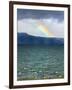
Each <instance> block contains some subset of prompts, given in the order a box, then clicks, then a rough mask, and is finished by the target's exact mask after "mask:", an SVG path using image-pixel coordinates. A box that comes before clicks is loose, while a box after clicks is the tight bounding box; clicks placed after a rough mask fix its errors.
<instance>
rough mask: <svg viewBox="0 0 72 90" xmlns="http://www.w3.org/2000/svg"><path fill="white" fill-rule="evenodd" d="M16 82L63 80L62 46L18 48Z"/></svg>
mask: <svg viewBox="0 0 72 90" xmlns="http://www.w3.org/2000/svg"><path fill="white" fill-rule="evenodd" d="M17 53H18V55H17V56H18V57H17V80H39V79H59V78H64V47H63V46H18V52H17Z"/></svg>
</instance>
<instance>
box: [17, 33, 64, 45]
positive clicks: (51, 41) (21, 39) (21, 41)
mask: <svg viewBox="0 0 72 90" xmlns="http://www.w3.org/2000/svg"><path fill="white" fill-rule="evenodd" d="M17 42H18V45H39V44H40V45H63V44H64V38H55V37H51V38H50V37H49V38H46V37H39V36H32V35H29V34H27V33H17Z"/></svg>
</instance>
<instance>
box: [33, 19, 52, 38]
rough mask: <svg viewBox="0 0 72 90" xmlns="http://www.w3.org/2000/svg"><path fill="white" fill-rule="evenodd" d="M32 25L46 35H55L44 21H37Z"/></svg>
mask: <svg viewBox="0 0 72 90" xmlns="http://www.w3.org/2000/svg"><path fill="white" fill-rule="evenodd" d="M32 25H33V26H34V27H35V28H37V29H38V30H40V31H41V32H43V33H44V34H45V35H46V37H53V33H51V32H50V31H49V30H48V27H47V26H46V25H45V24H44V23H43V22H41V21H35V22H34V23H32Z"/></svg>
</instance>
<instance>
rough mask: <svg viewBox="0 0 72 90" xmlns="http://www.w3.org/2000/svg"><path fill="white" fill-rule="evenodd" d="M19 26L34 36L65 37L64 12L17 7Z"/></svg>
mask: <svg viewBox="0 0 72 90" xmlns="http://www.w3.org/2000/svg"><path fill="white" fill-rule="evenodd" d="M17 28H18V32H21V33H22V32H23V33H27V34H29V35H33V36H40V37H59V38H64V12H63V11H54V10H53V11H51V10H32V9H17Z"/></svg>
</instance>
